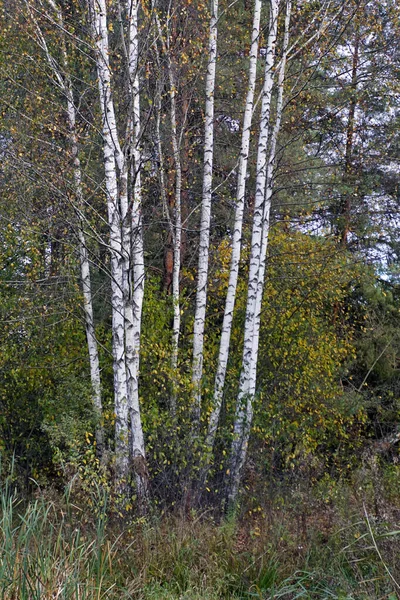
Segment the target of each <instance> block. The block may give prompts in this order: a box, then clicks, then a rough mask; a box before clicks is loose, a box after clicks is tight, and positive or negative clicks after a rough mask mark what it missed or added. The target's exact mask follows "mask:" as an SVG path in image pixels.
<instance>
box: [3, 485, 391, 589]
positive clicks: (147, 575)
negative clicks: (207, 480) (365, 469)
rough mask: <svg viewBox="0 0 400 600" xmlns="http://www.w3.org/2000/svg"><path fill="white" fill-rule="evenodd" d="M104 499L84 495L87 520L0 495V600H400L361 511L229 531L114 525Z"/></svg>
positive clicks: (56, 506)
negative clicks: (90, 506) (89, 501)
mask: <svg viewBox="0 0 400 600" xmlns="http://www.w3.org/2000/svg"><path fill="white" fill-rule="evenodd" d="M106 500H107V499H106V498H105V497H104V495H102V494H101V492H100V491H99V490H97V491H95V492H94V496H93V498H92V503H94V504H95V506H97V507H98V510H97V514H95V515H94V513H95V512H96V511H90V514H88V513H87V512H85V509H84V507H83V505H78V504H76V503H75V502H74V501H73V500H72V499H71V495H70V493H67V494H65V495H64V496H63V497H58V496H56V495H54V497H53V498H50V497H49V494H48V493H47V495H43V494H38V497H37V498H34V499H31V500H30V501H27V502H23V501H22V500H21V499H20V498H19V497H18V496H17V494H16V493H15V492H13V491H12V489H11V488H10V486H8V485H5V486H3V489H2V490H1V514H0V555H1V561H0V597H1V599H2V600H53V599H59V600H95V599H96V600H100V599H109V600H114V599H115V600H116V599H121V600H122V599H138V600H146V599H148V600H150V599H160V600H175V599H181V600H200V599H201V600H216V599H224V598H233V599H235V598H241V599H248V600H249V599H252V598H258V599H262V600H277V599H285V600H294V599H310V600H313V599H315V600H325V599H326V600H327V599H336V600H374V599H375V598H376V599H377V600H378V599H382V600H383V599H386V600H395V599H396V598H399V597H400V596H399V595H398V594H399V586H398V581H399V576H400V532H399V531H397V528H396V527H395V523H394V521H393V519H391V520H387V519H386V520H385V519H383V518H382V517H379V518H378V517H376V516H374V515H373V514H372V513H371V514H370V512H369V509H368V508H367V506H366V505H365V504H364V505H363V504H362V503H361V504H359V505H357V504H356V503H353V504H352V505H351V507H347V508H348V510H343V508H342V509H340V510H339V509H337V510H333V508H332V506H329V507H325V508H324V507H323V506H322V505H321V506H320V508H319V513H318V514H317V511H314V512H313V514H312V515H311V514H309V515H308V516H307V517H306V522H305V523H304V522H303V523H302V525H303V526H302V527H301V528H299V527H298V520H299V519H298V514H297V513H296V509H295V507H294V506H293V504H292V505H291V506H289V505H288V506H287V507H282V504H280V506H279V509H278V508H274V509H272V508H271V509H270V510H269V513H268V514H265V513H262V512H260V513H259V514H258V515H257V517H255V516H253V515H249V514H247V515H246V516H243V518H242V519H239V520H237V521H235V520H233V519H231V520H227V521H224V522H217V521H216V520H214V519H213V517H212V516H210V513H204V514H201V513H198V514H196V513H194V512H192V513H190V514H189V515H188V514H185V515H182V514H175V515H163V516H162V515H152V516H149V517H147V518H146V519H144V518H143V517H141V518H135V517H132V518H131V519H129V520H128V519H125V520H121V519H119V518H115V517H113V516H112V514H111V512H110V511H109V510H108V507H107V501H106ZM328 513H329V514H328ZM301 520H302V521H303V519H301Z"/></svg>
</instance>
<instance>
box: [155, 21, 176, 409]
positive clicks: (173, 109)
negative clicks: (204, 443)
mask: <svg viewBox="0 0 400 600" xmlns="http://www.w3.org/2000/svg"><path fill="white" fill-rule="evenodd" d="M155 18H156V23H157V29H158V35H159V37H160V39H161V42H162V47H163V52H164V54H165V58H166V60H167V70H168V80H169V88H170V91H169V94H170V120H171V139H172V150H173V154H174V163H175V206H174V225H173V226H172V231H171V233H172V238H173V252H174V262H173V271H172V301H173V311H174V313H173V314H174V318H173V326H172V356H171V367H172V371H173V374H174V375H173V377H174V379H175V378H176V371H177V368H178V354H179V335H180V327H181V310H180V289H179V281H180V268H181V246H182V207H181V195H182V165H181V156H180V148H179V140H178V131H177V120H176V84H175V76H174V72H173V66H172V63H171V57H170V41H169V23H167V41H166V43H165V42H164V41H163V35H162V29H161V25H160V20H159V18H158V15H157V14H156V17H155ZM168 21H169V19H168ZM158 118H159V117H158ZM158 140H159V153H160V157H162V149H161V140H160V135H159V126H158ZM162 175H163V171H162ZM164 189H165V188H164ZM165 204H166V203H165ZM165 208H166V211H168V207H167V206H166V207H165ZM168 221H169V222H170V218H168ZM174 387H176V384H175V383H174ZM171 412H172V414H173V415H175V413H176V390H175V389H174V390H173V393H172V397H171Z"/></svg>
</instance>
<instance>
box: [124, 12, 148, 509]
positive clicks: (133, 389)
mask: <svg viewBox="0 0 400 600" xmlns="http://www.w3.org/2000/svg"><path fill="white" fill-rule="evenodd" d="M126 11H127V22H128V27H127V33H128V79H129V92H130V103H131V106H130V110H131V114H130V115H129V117H128V128H127V130H128V131H127V140H128V144H129V146H130V148H129V150H130V154H131V170H130V173H131V202H130V209H131V215H130V216H131V220H130V223H129V226H128V224H127V227H128V229H129V233H130V239H129V240H128V241H127V244H128V245H129V263H131V268H132V270H133V289H132V290H130V292H131V293H130V294H129V296H130V297H129V299H127V302H126V306H125V314H126V317H127V327H126V361H127V382H128V402H129V416H130V449H131V456H132V461H133V468H134V474H135V481H136V491H137V496H138V500H139V504H140V505H141V508H142V509H143V508H144V505H145V503H146V499H147V494H148V472H147V464H146V453H145V444H144V434H143V427H142V419H141V414H140V403H139V359H140V335H141V324H142V308H143V297H144V278H145V272H144V252H143V226H142V189H141V152H140V134H141V131H140V91H139V60H138V57H139V47H138V1H137V0H127V2H126ZM130 287H131V286H130Z"/></svg>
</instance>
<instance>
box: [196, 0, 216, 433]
mask: <svg viewBox="0 0 400 600" xmlns="http://www.w3.org/2000/svg"><path fill="white" fill-rule="evenodd" d="M217 19H218V0H211V20H210V34H209V46H208V65H207V76H206V108H205V125H204V170H203V193H202V203H201V220H200V247H199V262H198V273H197V292H196V309H195V316H194V328H193V365H192V384H193V430H194V431H196V430H198V428H199V426H200V412H201V379H202V375H203V349H204V328H205V316H206V304H207V278H208V255H209V248H210V222H211V191H212V173H213V159H214V91H215V72H216V64H217Z"/></svg>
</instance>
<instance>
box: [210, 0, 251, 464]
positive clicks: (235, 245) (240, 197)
mask: <svg viewBox="0 0 400 600" xmlns="http://www.w3.org/2000/svg"><path fill="white" fill-rule="evenodd" d="M260 18H261V0H255V2H254V14H253V31H252V37H251V47H250V62H249V83H248V89H247V96H246V104H245V110H244V116H243V131H242V141H241V147H240V155H239V165H238V178H237V189H236V210H235V224H234V229H233V239H232V257H231V264H230V273H229V283H228V291H227V295H226V302H225V312H224V320H223V323H222V332H221V341H220V348H219V357H218V366H217V374H216V377H215V387H214V406H213V410H212V413H211V416H210V420H209V424H208V432H207V437H206V442H205V444H206V453H207V457H206V462H207V463H208V462H209V459H210V458H211V453H212V448H213V445H214V440H215V435H216V432H217V427H218V422H219V416H220V412H221V404H222V395H223V390H224V384H225V375H226V368H227V364H228V358H229V346H230V337H231V330H232V321H233V311H234V308H235V301H236V288H237V282H238V277H239V264H240V253H241V244H242V227H243V212H244V201H245V192H246V176H247V163H248V157H249V147H250V132H251V124H252V117H253V107H254V93H255V86H256V75H257V57H258V41H259V36H260Z"/></svg>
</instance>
